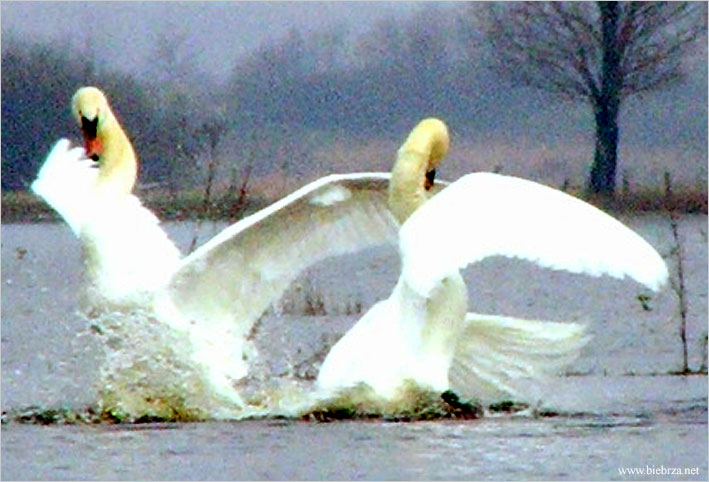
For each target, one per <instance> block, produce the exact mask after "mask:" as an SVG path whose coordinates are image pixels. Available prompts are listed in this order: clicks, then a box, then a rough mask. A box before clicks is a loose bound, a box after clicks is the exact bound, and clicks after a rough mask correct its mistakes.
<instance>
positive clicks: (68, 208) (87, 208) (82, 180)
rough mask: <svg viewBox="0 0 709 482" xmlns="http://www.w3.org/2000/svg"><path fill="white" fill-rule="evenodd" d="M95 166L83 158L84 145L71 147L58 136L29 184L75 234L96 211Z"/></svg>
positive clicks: (96, 173) (66, 140)
mask: <svg viewBox="0 0 709 482" xmlns="http://www.w3.org/2000/svg"><path fill="white" fill-rule="evenodd" d="M96 167H98V165H97V164H96V163H95V162H94V161H92V160H91V159H87V158H86V154H85V152H84V148H83V147H74V148H72V147H71V143H70V142H69V140H68V139H60V140H59V141H57V143H56V144H54V147H53V148H52V150H51V151H50V152H49V155H48V156H47V160H46V161H44V164H42V168H41V169H40V170H39V172H38V173H37V179H36V180H35V181H34V182H33V183H32V186H31V188H32V191H33V192H34V193H35V194H37V195H38V196H40V197H42V198H43V199H44V200H45V201H46V202H47V204H49V205H50V206H52V208H54V210H55V211H57V212H58V213H59V214H60V215H61V216H62V217H63V218H64V220H65V221H66V223H67V224H68V225H69V227H70V228H71V230H72V231H73V232H74V234H75V235H76V236H79V233H80V232H81V228H82V226H83V225H84V223H85V222H86V220H87V218H88V217H90V216H92V215H93V213H94V211H95V208H94V205H95V202H94V200H93V197H94V195H95V189H94V186H95V184H96V178H97V177H98V169H96Z"/></svg>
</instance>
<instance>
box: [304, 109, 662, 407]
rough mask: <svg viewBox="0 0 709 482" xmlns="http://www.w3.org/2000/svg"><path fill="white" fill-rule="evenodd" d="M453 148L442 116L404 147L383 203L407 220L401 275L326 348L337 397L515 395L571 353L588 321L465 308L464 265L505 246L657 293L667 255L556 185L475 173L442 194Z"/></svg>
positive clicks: (550, 264) (509, 251) (325, 388)
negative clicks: (349, 393) (438, 182)
mask: <svg viewBox="0 0 709 482" xmlns="http://www.w3.org/2000/svg"><path fill="white" fill-rule="evenodd" d="M448 148H449V134H448V129H447V127H446V125H445V123H443V122H442V121H441V120H438V119H435V118H430V119H424V120H423V121H421V122H420V123H419V124H418V125H417V126H416V127H415V128H414V129H413V130H412V131H411V133H410V134H409V136H408V138H407V139H406V141H405V142H404V144H403V145H402V147H401V148H400V149H399V151H398V156H397V160H396V163H395V164H394V167H393V169H392V176H391V179H390V187H389V194H388V203H389V205H390V209H391V211H392V213H393V214H394V215H395V217H396V218H397V220H398V221H399V222H400V223H401V229H400V231H399V234H398V247H399V253H400V257H401V275H400V277H399V279H398V282H397V283H396V286H395V287H394V289H393V291H392V293H391V296H390V297H389V298H388V299H386V300H383V301H380V302H378V303H376V304H375V305H374V306H373V307H372V308H371V309H370V310H369V311H368V312H367V313H366V314H365V315H364V316H363V317H362V318H361V319H360V320H359V321H358V322H357V323H356V324H355V325H354V326H353V327H352V328H351V329H350V330H349V331H348V332H347V333H346V334H345V335H344V336H343V337H342V338H341V339H340V340H339V341H338V342H337V343H336V344H335V345H334V346H333V347H332V349H331V350H330V352H329V353H328V354H327V356H326V358H325V360H324V361H323V364H322V366H321V368H320V371H319V374H318V378H317V386H318V387H319V389H320V390H321V391H322V393H323V394H324V395H323V396H325V397H327V396H332V395H334V394H336V393H338V392H339V391H342V390H344V389H352V388H355V387H358V386H364V387H365V388H366V387H368V388H369V389H371V391H373V392H374V395H375V396H376V397H378V398H380V399H384V400H388V401H393V400H397V399H401V398H400V397H404V396H405V395H406V391H407V390H406V388H407V387H411V382H413V383H414V386H416V387H417V388H422V389H426V390H434V391H436V392H439V393H441V392H445V391H446V390H451V389H452V390H454V391H455V392H456V394H458V395H465V396H469V397H477V398H478V399H481V400H489V399H491V398H492V397H495V396H499V395H500V394H507V395H510V394H512V395H517V396H522V397H524V394H520V393H517V392H516V390H515V388H514V387H513V386H512V385H511V383H510V381H511V380H513V379H514V378H517V377H522V376H525V377H536V376H539V375H542V374H544V373H545V372H548V371H549V370H550V369H551V368H554V367H559V366H561V365H563V364H565V363H567V362H569V361H571V360H573V358H575V357H576V356H577V355H578V353H579V352H580V350H581V349H582V348H583V346H584V345H585V344H586V342H587V341H588V337H587V336H586V335H585V331H584V326H583V325H580V324H575V323H558V322H550V321H540V320H525V319H517V318H511V317H504V316H496V315H486V314H478V313H469V312H467V310H468V292H467V289H466V285H465V282H464V281H463V279H462V277H461V274H460V270H461V269H462V268H464V267H465V266H466V265H468V264H471V263H475V262H477V261H480V260H482V259H484V258H486V257H489V256H494V255H501V256H506V257H515V258H521V259H524V260H529V261H532V262H534V263H536V264H538V265H540V266H543V267H546V268H551V269H560V270H566V271H570V272H574V273H584V274H587V275H591V276H600V275H603V274H606V275H610V276H612V277H616V278H623V277H625V276H629V277H631V278H633V279H635V280H636V281H638V282H640V283H642V284H644V285H645V286H647V287H648V288H650V289H653V290H658V289H659V288H660V287H661V286H662V284H664V283H665V282H666V280H667V277H668V272H667V268H666V266H665V263H664V261H663V260H662V258H661V256H660V255H659V254H658V253H657V252H656V251H655V250H654V249H653V248H652V246H650V245H649V244H648V243H647V242H646V241H645V240H644V239H643V238H642V237H640V236H639V235H638V234H636V233H635V232H633V231H632V230H630V229H629V228H627V227H625V226H624V225H623V224H622V223H620V222H619V221H617V220H616V219H614V218H613V217H611V216H609V215H607V214H605V213H603V212H602V211H600V210H598V209H596V208H595V207H593V206H591V205H590V204H587V203H585V202H583V201H581V200H579V199H577V198H575V197H572V196H570V195H567V194H565V193H563V192H561V191H558V190H555V189H552V188H550V187H547V186H544V185H541V184H538V183H535V182H532V181H528V180H524V179H520V178H516V177H511V176H504V175H500V174H493V173H483V172H481V173H472V174H468V175H465V176H463V177H462V178H460V179H459V180H458V181H456V182H454V183H452V184H450V185H448V186H447V187H445V188H444V189H443V190H442V191H441V192H440V193H439V194H437V195H436V196H435V197H432V196H430V194H429V191H428V190H427V188H428V187H429V186H430V185H431V183H432V182H433V179H434V176H435V168H436V166H437V165H438V164H439V163H440V161H441V160H442V159H443V157H444V156H445V155H446V153H447V151H448Z"/></svg>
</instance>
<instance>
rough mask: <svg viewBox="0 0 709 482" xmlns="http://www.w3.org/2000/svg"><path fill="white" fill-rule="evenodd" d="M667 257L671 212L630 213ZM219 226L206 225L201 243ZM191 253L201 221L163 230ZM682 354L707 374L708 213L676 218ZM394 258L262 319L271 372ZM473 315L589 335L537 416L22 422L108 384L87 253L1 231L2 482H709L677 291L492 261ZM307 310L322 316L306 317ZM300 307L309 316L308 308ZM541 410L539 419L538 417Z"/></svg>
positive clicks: (38, 229)
mask: <svg viewBox="0 0 709 482" xmlns="http://www.w3.org/2000/svg"><path fill="white" fill-rule="evenodd" d="M623 220H624V221H625V222H626V223H627V224H628V225H630V226H631V227H632V228H634V229H636V230H637V231H639V232H640V233H641V234H643V235H644V236H645V237H646V239H648V240H649V241H650V242H651V243H652V244H653V245H654V246H655V247H656V248H657V249H658V251H660V253H661V254H663V255H666V256H667V258H666V259H667V261H668V265H669V267H670V270H671V272H673V273H674V272H675V271H676V260H675V259H674V258H673V256H671V253H672V250H673V247H674V245H675V243H674V241H673V239H672V236H671V230H670V226H669V223H668V222H667V219H666V217H663V216H660V215H648V216H642V217H632V218H626V219H623ZM220 227H221V226H220V225H212V224H211V223H205V224H203V225H202V226H200V229H199V233H200V234H201V236H202V237H203V238H209V237H210V236H211V235H212V234H213V232H215V231H217V230H219V229H220ZM166 229H168V231H169V232H170V234H171V235H172V237H173V239H174V240H175V241H176V242H177V243H178V244H179V245H180V247H181V248H183V249H184V248H185V247H186V246H188V245H189V242H190V240H191V238H192V235H193V233H194V232H195V226H194V225H193V224H190V223H172V224H168V225H166ZM680 235H681V244H682V249H683V252H684V256H685V266H684V268H685V283H686V285H687V296H688V300H689V302H688V326H687V338H688V343H687V346H688V361H689V367H690V368H691V369H693V370H697V369H699V368H701V367H706V334H707V218H706V216H685V217H684V218H683V219H682V221H681V224H680ZM398 269H399V266H398V261H397V257H396V252H395V251H394V249H393V248H382V249H378V250H371V251H368V252H365V253H362V254H361V255H359V256H355V257H350V258H341V259H335V260H331V261H329V262H326V263H322V264H321V265H318V266H316V267H313V268H312V269H310V270H309V271H308V272H307V273H305V274H304V276H303V277H302V278H301V279H299V280H298V281H297V282H296V283H295V285H294V286H293V287H292V288H291V289H290V290H289V292H288V293H287V294H286V295H285V296H284V298H283V300H281V302H279V304H278V306H276V307H275V308H274V310H273V311H272V313H270V314H269V315H267V316H265V317H264V319H263V320H262V322H261V325H262V326H261V328H260V329H261V331H262V341H261V345H262V346H261V347H260V349H261V350H262V352H264V356H266V357H267V358H268V359H269V360H270V362H269V363H270V367H269V369H270V372H271V373H274V374H276V375H278V374H279V373H281V374H283V375H284V376H285V375H289V376H291V375H293V373H294V368H293V367H294V366H299V367H300V368H299V370H301V371H303V372H304V373H305V372H309V373H310V375H311V376H312V373H313V372H316V371H317V366H316V365H315V364H313V366H310V367H303V366H302V365H303V360H306V361H307V360H309V359H310V358H311V357H312V355H313V353H317V352H318V351H321V350H322V349H323V346H326V345H327V344H329V343H332V342H333V341H334V340H336V339H337V337H338V336H339V334H341V333H343V332H344V331H345V330H346V329H347V328H348V327H349V326H351V325H352V324H353V323H354V322H355V321H356V320H357V318H358V317H359V316H361V314H362V313H363V312H364V311H366V310H367V309H368V307H369V306H371V305H372V304H373V303H374V302H375V301H376V300H377V299H380V298H383V297H386V296H388V295H389V292H390V290H391V289H392V287H393V285H394V282H395V280H396V277H397V276H398ZM465 278H466V281H467V282H468V284H469V290H470V293H471V306H470V309H471V310H473V311H476V312H480V313H486V312H487V313H497V314H504V315H510V316H520V317H527V318H539V319H548V320H554V321H574V322H584V323H587V325H588V327H589V332H590V333H591V334H592V335H593V339H592V340H591V342H590V343H589V345H588V346H587V347H586V348H585V349H584V351H583V354H582V356H581V357H580V358H579V359H578V360H577V361H576V362H574V363H573V364H572V365H571V366H569V367H568V368H567V369H566V370H565V371H564V372H563V373H561V374H560V375H559V376H558V377H554V378H552V379H550V380H548V381H546V382H545V383H529V386H527V389H528V390H527V391H528V392H529V393H533V395H534V398H535V400H538V402H537V404H536V405H535V406H534V410H529V411H526V412H523V413H518V414H507V413H503V414H487V415H486V416H485V417H483V418H480V419H476V420H439V421H428V422H411V423H394V422H386V421H382V420H375V421H342V422H333V423H318V422H304V421H300V420H298V419H278V418H273V417H271V418H269V417H267V418H264V419H259V420H241V421H233V420H232V421H219V420H216V419H215V420H209V421H206V422H199V423H147V424H118V425H105V424H103V425H86V424H78V425H48V426H43V425H39V424H23V423H19V422H17V421H16V420H15V419H13V418H12V417H11V416H9V414H17V413H21V412H22V411H23V410H29V409H31V407H39V408H58V407H65V408H69V409H75V410H81V409H82V408H84V407H87V406H90V405H92V404H94V403H95V402H96V400H97V397H98V392H99V391H100V390H101V388H102V387H101V386H99V381H100V377H99V374H100V372H101V369H102V367H104V366H105V347H103V346H102V343H104V342H105V340H103V339H102V338H101V337H100V336H97V335H96V334H95V333H93V332H92V331H91V330H89V329H88V327H87V321H86V320H84V319H83V318H82V317H81V316H80V315H79V314H78V313H77V310H78V306H79V304H78V298H79V294H80V291H81V290H80V287H81V258H80V247H79V243H78V241H77V240H76V239H74V238H73V237H72V235H71V233H70V231H69V229H68V228H67V227H66V226H64V225H63V224H57V225H54V224H41V225H33V224H29V225H19V224H18V225H3V226H2V410H3V414H4V415H3V416H4V421H3V425H2V479H3V480H46V479H63V480H68V479H72V480H76V479H80V480H98V479H104V480H105V479H114V480H135V479H143V480H178V479H179V480H186V479H202V480H228V479H249V480H254V479H345V480H348V479H351V480H360V479H394V480H417V479H443V480H463V479H467V480H470V479H482V480H499V479H507V480H548V479H575V480H707V477H708V474H707V449H708V446H707V378H706V376H705V375H690V376H676V375H671V374H670V373H671V372H673V371H677V370H679V369H681V367H682V345H681V343H680V338H679V325H680V322H679V315H678V307H677V296H676V293H675V292H674V291H673V289H672V288H671V287H666V288H665V289H664V290H663V291H662V292H661V293H658V294H652V295H651V298H650V299H649V301H647V302H645V303H644V304H643V303H641V302H640V301H639V300H638V295H640V294H649V293H648V292H647V291H646V290H644V289H643V288H642V287H641V286H639V285H637V284H635V283H633V282H630V281H620V280H612V279H609V278H600V279H595V278H588V277H584V276H578V275H570V274H567V273H562V272H551V271H546V270H542V269H538V268H536V267H534V266H532V265H530V264H528V263H521V262H516V261H510V260H504V259H490V260H486V261H484V262H482V263H479V264H478V265H475V266H473V267H470V268H468V269H467V270H466V273H465ZM313 300H316V301H317V303H315V305H316V306H317V307H318V309H317V310H315V311H314V312H313V310H312V306H313ZM305 313H308V315H306V314H305ZM540 413H543V414H544V415H545V416H539V414H540Z"/></svg>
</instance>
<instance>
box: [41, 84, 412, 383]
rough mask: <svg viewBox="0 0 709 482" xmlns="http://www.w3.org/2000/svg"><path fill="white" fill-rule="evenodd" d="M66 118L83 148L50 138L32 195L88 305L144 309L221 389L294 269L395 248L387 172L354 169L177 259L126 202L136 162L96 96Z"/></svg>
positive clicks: (82, 94)
mask: <svg viewBox="0 0 709 482" xmlns="http://www.w3.org/2000/svg"><path fill="white" fill-rule="evenodd" d="M72 111H73V114H74V116H75V117H76V120H77V122H78V123H79V125H80V126H81V130H82V132H83V134H84V138H85V142H86V147H85V149H82V148H78V147H77V148H71V147H70V143H69V141H68V140H66V139H63V140H60V141H59V142H58V143H57V144H56V145H55V146H54V148H53V149H52V150H51V152H50V153H49V155H48V157H47V159H46V161H45V163H44V165H43V166H42V167H41V169H40V171H39V173H38V176H37V179H36V180H35V182H34V183H33V184H32V190H33V191H34V192H35V193H36V194H38V195H39V196H41V197H42V198H43V199H44V200H45V201H46V202H47V203H48V204H50V205H51V206H52V207H53V208H54V209H55V210H56V211H57V212H58V213H59V214H60V215H61V217H62V218H63V219H64V220H65V221H66V222H67V224H68V225H69V226H70V227H71V229H72V231H73V232H74V233H75V234H76V235H77V236H78V237H79V238H80V240H81V242H82V246H83V248H84V252H85V269H86V275H87V277H88V283H87V284H88V290H87V296H86V297H87V299H88V301H89V308H91V309H96V308H99V309H103V310H122V309H133V308H138V309H143V310H147V311H148V312H150V313H152V314H153V315H154V316H156V317H157V318H158V319H160V320H161V321H163V322H165V323H169V324H170V325H172V326H174V327H176V328H178V329H183V330H185V331H186V332H187V333H188V334H189V336H191V337H192V338H193V342H194V344H195V346H197V349H196V350H195V353H197V354H200V355H199V356H201V357H208V358H209V359H202V360H199V361H202V362H204V364H205V365H210V369H211V370H213V371H214V373H213V376H214V379H213V380H212V381H213V382H214V383H215V384H217V385H219V386H220V387H221V389H223V390H224V391H226V392H230V391H232V390H233V388H232V382H233V381H234V380H237V379H239V378H241V377H243V376H244V375H246V374H247V371H248V363H247V362H245V361H244V360H243V359H242V358H243V356H245V353H243V352H244V351H245V350H244V347H243V346H241V345H240V342H241V341H243V339H244V338H245V335H246V334H247V333H248V332H249V331H250V330H251V328H252V326H253V324H254V322H255V321H256V320H257V319H258V317H259V316H260V315H261V314H262V313H263V312H264V311H265V310H266V309H267V308H268V307H269V306H270V305H271V303H272V302H274V301H276V300H278V298H279V297H280V296H281V294H282V293H283V292H284V291H285V289H286V288H287V287H288V285H289V284H290V282H291V281H292V280H293V279H294V278H295V277H296V276H297V274H298V273H299V272H300V271H301V270H302V269H303V268H305V267H307V266H308V265H310V264H312V263H315V262H317V261H318V260H321V259H325V258H327V257H329V256H335V255H340V254H344V253H347V252H352V251H356V250H359V249H362V248H364V247H367V246H371V245H376V244H381V243H386V242H395V240H396V231H397V229H398V225H397V223H396V221H395V220H394V218H393V217H392V215H391V213H390V212H389V210H388V207H387V202H386V195H387V194H386V193H387V186H388V179H389V174H387V173H355V174H345V175H331V176H327V177H324V178H321V179H319V180H317V181H314V182H312V183H310V184H308V185H306V186H305V187H303V188H301V189H299V190H297V191H296V192H294V193H292V194H291V195H289V196H287V197H285V198H284V199H282V200H280V201H278V202H276V203H274V204H272V205H271V206H269V207H267V208H265V209H263V210H261V211H259V212H257V213H255V214H253V215H251V216H248V217H246V218H244V219H242V220H240V221H239V222H237V223H235V224H233V225H231V226H229V227H227V228H226V229H225V230H224V231H222V232H221V233H219V234H218V235H216V236H215V237H214V238H213V239H212V240H210V241H208V242H207V243H206V244H204V245H203V246H201V247H200V248H198V249H197V250H196V251H194V252H193V253H191V254H190V255H188V256H186V257H181V255H180V253H179V251H178V249H177V248H176V247H175V245H174V244H173V243H172V241H171V240H170V239H169V238H168V236H167V235H166V233H165V232H164V231H163V230H162V229H161V227H160V226H159V221H158V219H157V218H156V217H155V216H154V215H153V213H152V212H150V211H149V210H148V209H146V208H145V207H144V206H143V205H142V204H141V202H140V201H139V200H138V198H137V197H135V196H134V195H133V194H131V191H132V189H133V185H134V183H135V180H136V173H137V162H136V157H135V154H134V151H133V148H132V146H131V144H130V141H129V140H128V137H127V136H126V134H125V133H124V131H123V129H122V128H121V126H120V124H119V122H118V121H117V119H116V117H115V116H114V114H113V113H112V111H111V109H110V107H109V104H108V101H107V100H106V97H105V95H104V94H103V93H102V92H101V91H100V90H99V89H97V88H95V87H84V88H81V89H79V90H78V91H77V92H76V94H75V95H74V97H73V100H72ZM87 156H88V158H87ZM334 240H336V241H334ZM195 325H196V326H195Z"/></svg>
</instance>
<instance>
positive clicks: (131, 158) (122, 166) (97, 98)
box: [71, 87, 137, 193]
mask: <svg viewBox="0 0 709 482" xmlns="http://www.w3.org/2000/svg"><path fill="white" fill-rule="evenodd" d="M71 111H72V115H73V116H74V119H75V120H76V122H77V123H78V125H79V127H80V128H81V132H82V134H83V136H84V143H85V149H86V156H87V157H89V158H91V159H93V160H94V161H97V162H98V165H99V169H100V171H99V180H100V181H101V183H102V185H103V186H107V187H110V188H111V189H115V190H118V191H120V192H125V193H129V192H130V191H131V190H132V189H133V185H134V184H135V179H136V175H137V162H136V159H135V153H134V152H133V146H132V145H131V144H130V141H129V140H128V137H127V136H126V135H125V133H124V132H123V129H122V128H121V126H120V124H119V123H118V121H117V120H116V118H115V116H114V115H113V112H112V111H111V108H110V106H109V104H108V99H107V98H106V96H105V95H104V93H103V92H101V90H99V89H97V88H96V87H82V88H80V89H79V90H77V91H76V93H75V94H74V97H73V98H72V101H71Z"/></svg>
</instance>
